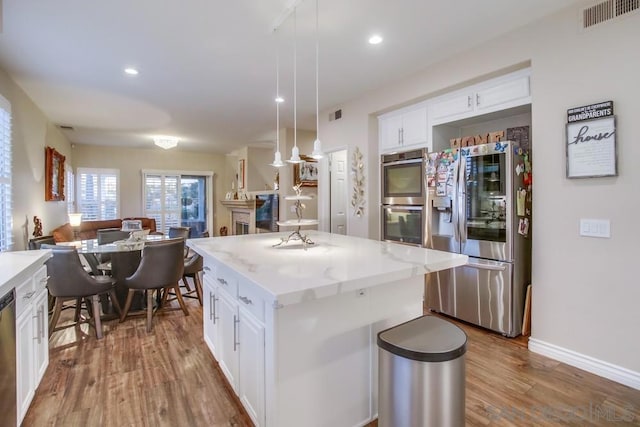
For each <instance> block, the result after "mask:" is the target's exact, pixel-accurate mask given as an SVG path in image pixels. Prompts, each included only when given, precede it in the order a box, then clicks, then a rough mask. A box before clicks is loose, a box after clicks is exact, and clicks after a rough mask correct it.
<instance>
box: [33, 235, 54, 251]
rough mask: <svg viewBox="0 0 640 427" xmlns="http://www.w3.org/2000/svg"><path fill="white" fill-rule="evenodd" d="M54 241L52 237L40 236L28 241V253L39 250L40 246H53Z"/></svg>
mask: <svg viewBox="0 0 640 427" xmlns="http://www.w3.org/2000/svg"><path fill="white" fill-rule="evenodd" d="M55 244H56V239H54V238H53V236H40V237H34V238H33V239H29V243H28V248H29V250H30V251H32V250H35V249H40V245H55Z"/></svg>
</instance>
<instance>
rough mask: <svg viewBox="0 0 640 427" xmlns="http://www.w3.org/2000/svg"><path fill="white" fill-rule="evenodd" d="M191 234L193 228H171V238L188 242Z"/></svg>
mask: <svg viewBox="0 0 640 427" xmlns="http://www.w3.org/2000/svg"><path fill="white" fill-rule="evenodd" d="M190 232H191V227H169V238H172V239H173V238H175V237H182V238H183V239H184V240H187V239H188V238H189V233H190Z"/></svg>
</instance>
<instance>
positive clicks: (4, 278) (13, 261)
mask: <svg viewBox="0 0 640 427" xmlns="http://www.w3.org/2000/svg"><path fill="white" fill-rule="evenodd" d="M49 257H51V251H50V250H48V249H40V250H36V251H15V252H2V253H0V297H1V296H3V295H5V294H6V293H7V292H9V291H10V290H11V288H13V287H15V286H16V285H17V284H19V283H21V282H22V281H23V280H26V279H27V278H28V277H30V276H31V275H32V274H33V271H32V270H34V269H35V268H36V267H34V266H39V265H41V264H43V263H44V262H45V261H46V260H47V259H49Z"/></svg>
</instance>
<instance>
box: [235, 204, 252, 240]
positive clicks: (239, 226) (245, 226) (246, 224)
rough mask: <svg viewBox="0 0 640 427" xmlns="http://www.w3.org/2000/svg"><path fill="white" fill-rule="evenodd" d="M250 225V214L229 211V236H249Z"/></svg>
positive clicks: (241, 210) (236, 210)
mask: <svg viewBox="0 0 640 427" xmlns="http://www.w3.org/2000/svg"><path fill="white" fill-rule="evenodd" d="M250 225H251V213H250V212H249V211H248V210H243V209H234V210H232V211H231V234H232V235H234V236H237V235H240V234H249V233H250V231H249V230H250V228H251V227H250Z"/></svg>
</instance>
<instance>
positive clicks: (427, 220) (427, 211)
mask: <svg viewBox="0 0 640 427" xmlns="http://www.w3.org/2000/svg"><path fill="white" fill-rule="evenodd" d="M423 169H425V168H423ZM424 172H425V173H423V175H424V183H423V185H424V189H425V191H424V193H425V194H426V196H427V197H426V200H425V206H424V242H422V243H423V246H424V247H425V248H429V249H433V235H432V233H431V218H432V216H433V213H432V212H431V210H432V209H433V194H434V190H433V189H432V188H430V187H429V185H428V184H429V179H428V176H427V174H426V169H425V171H424Z"/></svg>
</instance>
